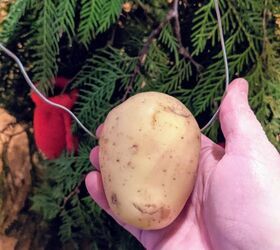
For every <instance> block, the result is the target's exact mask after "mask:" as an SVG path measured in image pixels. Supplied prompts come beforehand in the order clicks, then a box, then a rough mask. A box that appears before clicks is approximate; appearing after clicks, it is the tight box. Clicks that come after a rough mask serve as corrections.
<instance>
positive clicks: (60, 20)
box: [56, 0, 77, 41]
mask: <svg viewBox="0 0 280 250" xmlns="http://www.w3.org/2000/svg"><path fill="white" fill-rule="evenodd" d="M76 4H77V0H61V1H59V4H58V6H57V19H56V21H57V25H58V28H59V31H60V32H66V33H67V35H68V39H69V40H70V41H71V40H72V37H73V36H74V34H75V20H74V18H75V9H76Z"/></svg>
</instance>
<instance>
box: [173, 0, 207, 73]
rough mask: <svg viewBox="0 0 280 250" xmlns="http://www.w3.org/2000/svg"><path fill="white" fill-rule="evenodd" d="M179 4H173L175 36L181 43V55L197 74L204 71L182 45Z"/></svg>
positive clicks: (176, 0) (176, 2) (175, 2)
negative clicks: (193, 67)
mask: <svg viewBox="0 0 280 250" xmlns="http://www.w3.org/2000/svg"><path fill="white" fill-rule="evenodd" d="M178 4H179V0H174V3H173V11H174V13H175V14H174V19H175V25H174V30H175V34H176V37H177V41H178V43H179V46H180V48H179V53H180V54H181V55H182V56H183V57H185V58H186V59H187V60H189V61H190V62H191V63H192V64H193V65H194V66H195V68H196V70H197V72H201V70H202V68H203V67H202V65H200V64H199V63H197V62H196V61H195V60H194V59H193V57H192V56H191V55H190V53H189V51H188V49H187V48H185V47H184V45H183V43H182V37H181V27H180V21H179V11H178Z"/></svg>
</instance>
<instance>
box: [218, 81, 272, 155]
mask: <svg viewBox="0 0 280 250" xmlns="http://www.w3.org/2000/svg"><path fill="white" fill-rule="evenodd" d="M219 117H220V122H221V128H222V131H223V134H224V136H225V139H226V147H225V149H226V152H242V153H244V152H246V151H247V150H248V147H250V145H251V144H256V143H257V142H258V141H264V139H265V141H267V138H266V135H265V133H264V131H263V128H262V126H261V124H260V123H259V121H258V120H257V118H256V116H255V115H254V113H253V111H252V110H251V108H250V106H249V103H248V83H247V81H246V80H244V79H241V78H239V79H236V80H234V81H233V82H232V83H231V84H230V85H229V87H228V89H227V94H226V96H225V97H224V99H223V101H222V104H221V110H220V115H219Z"/></svg>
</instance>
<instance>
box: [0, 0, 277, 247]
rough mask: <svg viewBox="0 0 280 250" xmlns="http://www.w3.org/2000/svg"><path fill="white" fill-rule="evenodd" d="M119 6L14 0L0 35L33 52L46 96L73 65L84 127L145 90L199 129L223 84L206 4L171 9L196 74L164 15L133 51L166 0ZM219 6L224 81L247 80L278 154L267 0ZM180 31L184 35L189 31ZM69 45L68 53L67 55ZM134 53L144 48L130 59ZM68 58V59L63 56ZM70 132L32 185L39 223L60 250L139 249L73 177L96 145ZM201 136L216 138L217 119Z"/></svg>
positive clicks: (79, 177) (100, 1) (114, 2)
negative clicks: (85, 248) (167, 98)
mask: <svg viewBox="0 0 280 250" xmlns="http://www.w3.org/2000/svg"><path fill="white" fill-rule="evenodd" d="M30 1H31V0H30ZM124 2H125V1H122V0H61V1H57V0H45V1H39V2H38V3H37V2H36V4H35V2H34V3H33V5H30V4H28V1H21V0H17V1H16V3H15V4H14V5H13V6H12V7H11V9H10V13H9V16H8V18H7V20H6V21H5V22H4V26H3V31H2V32H1V33H0V38H1V41H2V40H3V41H5V42H6V41H9V43H10V44H13V42H14V43H16V42H17V41H16V35H17V34H23V35H22V37H23V38H22V39H23V40H24V39H25V35H26V33H28V34H29V35H28V36H26V37H28V38H26V40H27V41H26V42H27V44H28V45H29V46H31V47H30V49H31V50H32V51H34V54H33V55H32V57H31V56H30V58H29V61H30V60H33V61H34V63H33V72H34V79H36V80H38V81H40V83H41V88H42V89H44V90H45V92H46V93H47V92H48V91H47V90H49V89H50V85H49V81H50V79H51V78H52V77H53V76H55V75H56V74H57V73H58V72H59V70H60V66H61V65H63V66H64V67H66V68H67V69H68V71H72V69H73V68H74V70H73V71H74V72H70V73H71V75H75V77H74V78H73V79H72V82H71V87H72V88H78V89H79V93H80V98H79V100H78V102H77V105H76V107H75V112H76V114H77V116H78V117H79V119H80V120H81V121H82V122H83V123H84V124H85V125H86V126H87V127H88V128H89V129H90V130H91V131H95V129H96V128H97V127H98V125H99V124H100V123H102V122H103V121H104V119H105V117H106V114H107V113H108V112H109V110H110V109H111V108H113V107H114V106H116V105H118V104H119V103H121V102H122V101H123V98H124V97H125V96H126V97H127V96H129V95H132V94H135V93H138V92H142V91H150V90H153V91H160V92H164V93H168V94H172V95H173V96H175V97H177V98H178V99H180V100H181V101H182V102H183V103H184V104H186V105H187V106H188V107H189V108H190V109H191V110H192V112H193V113H194V114H195V115H196V116H197V117H198V119H199V120H200V121H201V126H202V125H204V124H205V123H206V122H207V121H208V119H210V118H211V115H212V114H213V113H214V112H215V111H216V110H217V108H218V106H219V103H220V100H221V98H222V95H223V93H224V88H225V86H224V85H225V69H224V62H223V57H222V53H221V46H220V43H219V42H220V38H219V32H218V25H217V21H216V14H215V10H214V0H209V1H200V2H201V3H199V4H198V3H197V1H189V5H188V6H185V5H184V4H182V5H180V12H179V13H181V14H180V22H181V31H182V32H181V33H182V39H183V41H182V43H183V44H184V46H185V47H188V48H189V50H190V52H191V54H192V55H193V56H194V59H195V60H196V61H197V62H198V63H200V64H202V65H203V67H204V69H203V71H202V72H197V71H196V68H195V67H194V65H193V64H192V63H191V62H190V61H189V60H187V59H186V58H185V57H183V56H182V55H181V54H180V49H182V48H180V42H179V41H178V38H177V37H176V36H175V34H174V25H175V24H174V22H173V21H171V22H169V23H167V24H166V25H165V26H164V27H163V28H162V29H161V30H160V31H159V33H157V35H156V36H154V38H153V39H152V42H151V43H150V44H149V45H148V46H147V47H146V50H144V52H143V50H142V48H143V47H145V46H146V45H147V44H146V41H147V39H148V37H149V35H150V34H151V32H152V31H153V30H155V29H156V28H157V27H158V25H159V22H160V21H161V20H164V18H165V15H166V13H167V11H168V8H169V7H171V6H172V4H171V5H170V6H169V7H168V4H167V1H166V0H161V1H156V0H153V1H144V0H142V1H139V0H137V1H133V2H131V3H132V4H133V6H132V7H133V8H132V10H131V11H130V12H129V13H125V12H123V13H122V4H123V3H124ZM219 2H220V9H221V14H222V24H223V28H224V33H225V43H226V51H227V54H228V59H229V71H230V79H233V78H235V77H238V76H242V77H245V78H246V79H247V80H248V81H249V84H250V104H251V106H252V108H253V109H254V111H255V112H256V115H257V117H258V118H259V120H260V121H261V122H262V125H263V127H264V129H265V131H266V133H267V135H268V137H269V139H270V140H271V141H272V142H273V143H274V145H275V146H276V147H277V148H278V149H279V150H280V148H279V134H280V126H279V124H280V109H279V107H280V103H279V100H280V88H279V83H280V54H279V41H278V42H277V37H276V35H275V25H273V24H275V20H274V19H272V17H271V16H270V15H269V13H270V11H271V10H272V9H274V8H275V6H276V5H277V1H272V0H271V1H241V0H238V1H233V0H221V1H219ZM189 10H191V11H193V12H192V13H191V16H194V18H193V19H192V20H189V19H188V18H187V17H186V15H185V14H184V15H183V14H182V13H187V11H189ZM25 13H28V15H32V16H34V17H35V18H34V19H35V20H36V22H34V23H29V26H28V27H29V28H30V29H29V30H28V31H25V30H24V29H23V28H22V27H23V26H22V25H21V23H25V25H26V20H28V19H25V18H26V16H27V14H26V15H25ZM24 21H25V22H24ZM18 24H20V25H18ZM30 30H31V32H30ZM185 30H188V31H191V32H190V34H189V33H188V32H186V33H185ZM185 34H187V35H185ZM29 37H31V39H29ZM65 47H66V48H67V50H65ZM76 49H77V50H78V54H77V53H76V54H75V53H74V52H75V50H76ZM61 51H63V53H62V52H61ZM65 51H66V52H65ZM72 53H73V54H74V56H72ZM139 53H144V54H142V55H141V56H138V54H139ZM71 56H72V57H73V59H72V61H71V60H70V61H69V58H70V57H71ZM140 59H141V60H140ZM9 65H10V64H7V63H6V65H5V66H6V67H8V66H9ZM65 65H66V66H65ZM6 67H5V70H6ZM6 71H7V70H6ZM6 71H5V72H6ZM72 73H73V74H72ZM131 80H134V81H133V82H131ZM16 81H20V80H16ZM128 90H130V92H129V91H128ZM127 94H128V95H127ZM76 132H77V133H78V134H79V135H80V138H79V140H80V147H79V153H78V155H67V154H65V155H62V156H61V157H60V158H59V159H56V160H54V161H50V162H46V163H45V165H46V169H45V175H44V178H43V180H41V181H38V183H36V184H37V188H36V189H35V190H34V194H33V197H32V209H33V210H35V211H37V212H38V213H40V214H41V215H42V216H43V217H44V219H45V220H48V221H50V222H54V221H55V222H56V223H58V226H59V237H60V239H61V242H63V244H64V245H65V246H67V244H71V245H74V246H75V247H76V248H77V249H82V247H81V246H82V244H83V242H84V240H87V241H89V242H90V243H91V244H92V246H91V247H92V249H137V248H139V245H136V243H135V241H133V240H132V239H131V238H129V236H128V234H126V233H125V232H124V231H122V230H120V228H119V226H118V225H117V224H115V223H114V222H113V220H112V219H110V217H109V216H107V215H106V214H105V213H103V212H102V211H101V210H100V209H99V208H98V206H97V205H96V204H95V203H94V202H93V201H92V199H91V198H90V197H89V196H88V194H87V192H86V190H85V186H84V182H83V178H84V176H85V174H86V173H88V172H89V171H90V170H91V166H90V163H89V160H88V155H89V153H90V150H91V148H92V147H93V146H94V144H96V141H91V140H90V139H87V137H86V136H85V135H84V134H82V131H80V130H78V128H77V127H76ZM206 134H207V135H208V136H210V137H211V138H212V139H214V140H216V141H217V138H218V137H219V136H220V130H219V123H218V121H216V122H215V123H214V124H213V125H212V127H209V128H208V129H207V131H206ZM57 221H58V222H57ZM128 239H129V240H128Z"/></svg>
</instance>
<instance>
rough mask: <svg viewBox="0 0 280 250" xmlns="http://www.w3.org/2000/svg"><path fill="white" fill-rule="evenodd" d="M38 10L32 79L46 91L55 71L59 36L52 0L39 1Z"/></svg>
mask: <svg viewBox="0 0 280 250" xmlns="http://www.w3.org/2000/svg"><path fill="white" fill-rule="evenodd" d="M40 5H41V6H40V12H39V17H38V19H37V22H36V23H35V35H34V36H33V42H34V44H35V45H34V46H33V49H34V50H35V59H36V60H35V61H34V80H35V81H39V82H40V83H41V89H42V90H44V92H46V91H47V90H48V88H50V87H51V86H52V84H51V79H52V78H53V77H54V75H56V73H57V70H58V68H57V63H56V56H57V55H58V52H59V45H58V42H59V36H58V32H57V31H58V30H57V25H56V22H54V20H55V19H56V7H55V2H54V0H45V1H42V3H40Z"/></svg>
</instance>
